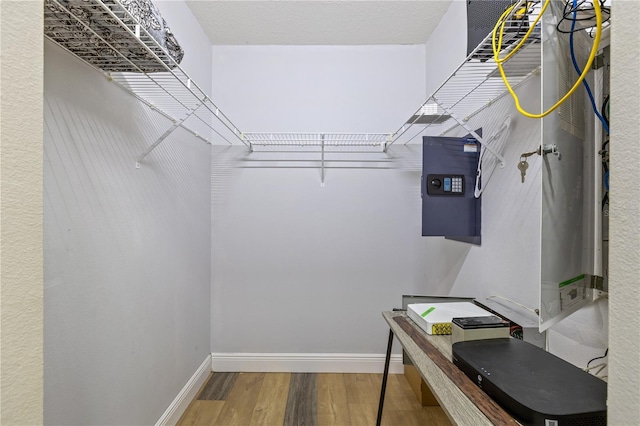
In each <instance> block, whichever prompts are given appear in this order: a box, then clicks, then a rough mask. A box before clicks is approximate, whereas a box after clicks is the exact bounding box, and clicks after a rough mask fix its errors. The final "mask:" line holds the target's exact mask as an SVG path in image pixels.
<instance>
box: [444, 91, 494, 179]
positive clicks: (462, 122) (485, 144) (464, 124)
mask: <svg viewBox="0 0 640 426" xmlns="http://www.w3.org/2000/svg"><path fill="white" fill-rule="evenodd" d="M432 99H433V100H434V102H435V103H437V104H438V106H439V107H440V108H442V110H443V111H444V112H446V113H447V114H449V115H450V116H451V118H452V119H454V120H455V121H456V123H458V124H459V125H460V127H462V128H463V129H465V130H466V131H467V132H469V134H470V135H471V136H473V137H474V138H475V139H476V140H477V141H478V143H479V144H480V145H482V146H483V147H484V149H486V150H487V151H489V152H490V153H491V154H492V155H493V156H494V157H496V158H497V159H498V161H499V162H500V167H501V168H504V166H505V161H504V157H503V156H502V154H500V153H499V152H496V150H494V149H493V148H492V147H491V145H489V144H488V142H487V141H486V140H485V139H483V138H482V136H480V135H478V134H477V133H476V132H475V130H473V129H472V128H471V127H470V126H469V125H468V124H467V122H466V121H465V120H461V119H460V118H458V117H457V116H456V115H455V114H454V113H453V111H451V110H450V109H449V108H447V107H446V106H445V105H443V104H442V103H441V102H440V101H438V98H436V97H435V96H434V97H432Z"/></svg>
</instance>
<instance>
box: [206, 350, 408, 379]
mask: <svg viewBox="0 0 640 426" xmlns="http://www.w3.org/2000/svg"><path fill="white" fill-rule="evenodd" d="M211 355H212V360H211V361H212V366H213V371H219V372H223V371H239V372H269V373H275V372H280V373H382V372H383V371H384V358H385V356H384V354H273V353H262V354H261V353H213V354H211ZM389 372H390V373H393V374H402V373H403V368H402V355H401V354H392V355H391V362H390V364H389Z"/></svg>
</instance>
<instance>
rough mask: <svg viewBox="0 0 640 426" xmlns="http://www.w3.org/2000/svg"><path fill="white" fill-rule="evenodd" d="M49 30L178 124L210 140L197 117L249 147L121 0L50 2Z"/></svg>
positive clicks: (53, 37) (56, 40)
mask: <svg viewBox="0 0 640 426" xmlns="http://www.w3.org/2000/svg"><path fill="white" fill-rule="evenodd" d="M44 28H45V36H46V37H47V38H49V39H50V40H51V41H53V42H54V43H56V44H58V45H59V46H60V47H62V48H63V49H65V50H67V51H69V52H70V53H72V54H73V55H75V56H77V57H78V58H80V59H81V60H83V61H84V62H86V63H87V64H89V65H91V66H92V67H94V68H95V69H97V70H99V71H100V72H103V73H105V74H106V75H107V77H108V78H109V79H110V80H111V81H113V82H115V83H117V84H118V85H119V86H120V87H121V88H123V89H124V90H126V91H128V92H130V93H131V94H132V95H133V96H135V97H136V98H137V99H139V100H140V101H142V102H144V103H145V104H146V105H148V106H150V107H151V108H154V109H155V110H157V111H158V112H160V113H161V114H162V115H164V116H165V117H167V118H169V119H170V120H172V121H173V122H174V123H175V126H174V127H177V126H181V127H185V128H186V129H187V130H189V131H190V132H191V133H193V134H194V135H196V136H199V137H201V138H202V139H204V140H205V141H207V142H210V141H209V140H208V139H207V138H206V137H203V136H202V135H199V134H198V133H197V132H195V131H193V130H191V129H190V128H188V127H186V125H185V123H184V122H185V121H186V120H187V119H190V120H197V121H199V122H201V123H202V124H204V125H205V126H206V127H208V128H209V129H211V130H212V131H213V132H214V133H215V134H216V135H217V137H219V138H220V139H222V140H224V141H226V142H227V143H229V144H239V143H243V144H245V145H247V143H246V142H244V141H243V140H242V137H241V132H240V130H238V128H237V127H236V126H235V125H234V124H233V122H232V121H231V120H230V119H229V118H228V117H227V116H226V115H224V114H223V113H222V111H220V109H219V108H218V107H217V106H216V105H215V104H214V103H213V102H212V101H211V98H210V97H209V96H208V95H207V94H206V93H205V92H204V91H203V90H202V89H201V88H200V87H199V86H198V85H197V84H196V83H195V82H194V81H193V80H192V79H191V78H190V77H189V75H188V74H187V73H186V72H185V71H184V70H183V69H182V68H181V67H180V66H179V65H178V63H177V62H176V61H175V60H174V58H173V57H172V56H170V55H169V54H168V53H167V51H166V50H165V49H164V48H163V47H162V46H161V45H160V44H159V43H158V42H157V41H156V39H155V38H154V37H152V36H151V35H150V34H149V33H148V32H147V31H146V30H145V28H144V27H143V26H142V25H140V24H139V22H138V21H137V20H136V19H135V18H134V17H133V16H132V15H131V13H129V11H128V10H127V9H126V8H125V7H124V6H123V5H122V4H121V3H120V2H119V1H118V0H104V1H100V0H83V1H81V2H79V1H76V0H45V6H44ZM214 123H217V125H215V124H214ZM145 155H146V154H145Z"/></svg>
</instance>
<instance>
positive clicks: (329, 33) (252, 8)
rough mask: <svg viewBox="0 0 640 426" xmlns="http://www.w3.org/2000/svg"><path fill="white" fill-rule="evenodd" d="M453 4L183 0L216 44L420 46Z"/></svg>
mask: <svg viewBox="0 0 640 426" xmlns="http://www.w3.org/2000/svg"><path fill="white" fill-rule="evenodd" d="M451 1H452V0H413V1H402V0H398V1H377V0H359V1H348V0H334V1H322V0H319V1H317V0H307V1H291V0H279V1H274V0H261V1H242V0H187V4H188V5H189V7H190V8H191V10H192V11H193V14H194V15H195V16H196V18H197V19H198V21H199V22H200V25H201V26H202V28H203V29H204V31H205V32H206V33H207V35H208V36H209V39H210V40H211V43H212V44H214V45H228V44H269V45H276V44H284V45H295V44H315V45H358V44H421V43H424V42H426V41H427V39H428V38H429V35H430V34H431V32H432V31H433V29H434V28H435V26H436V25H437V24H438V22H439V21H440V18H441V17H442V15H443V14H444V13H445V12H446V10H447V9H448V7H449V5H450V3H451Z"/></svg>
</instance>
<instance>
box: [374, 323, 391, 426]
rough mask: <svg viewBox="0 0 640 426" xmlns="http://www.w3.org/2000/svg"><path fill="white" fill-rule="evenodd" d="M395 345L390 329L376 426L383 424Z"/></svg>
mask: <svg viewBox="0 0 640 426" xmlns="http://www.w3.org/2000/svg"><path fill="white" fill-rule="evenodd" d="M392 345H393V330H391V329H389V342H387V357H386V358H385V360H384V373H383V374H382V388H380V403H379V404H378V419H377V420H376V426H380V422H382V408H383V407H384V393H385V391H386V390H387V377H389V362H390V361H391V346H392Z"/></svg>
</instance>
